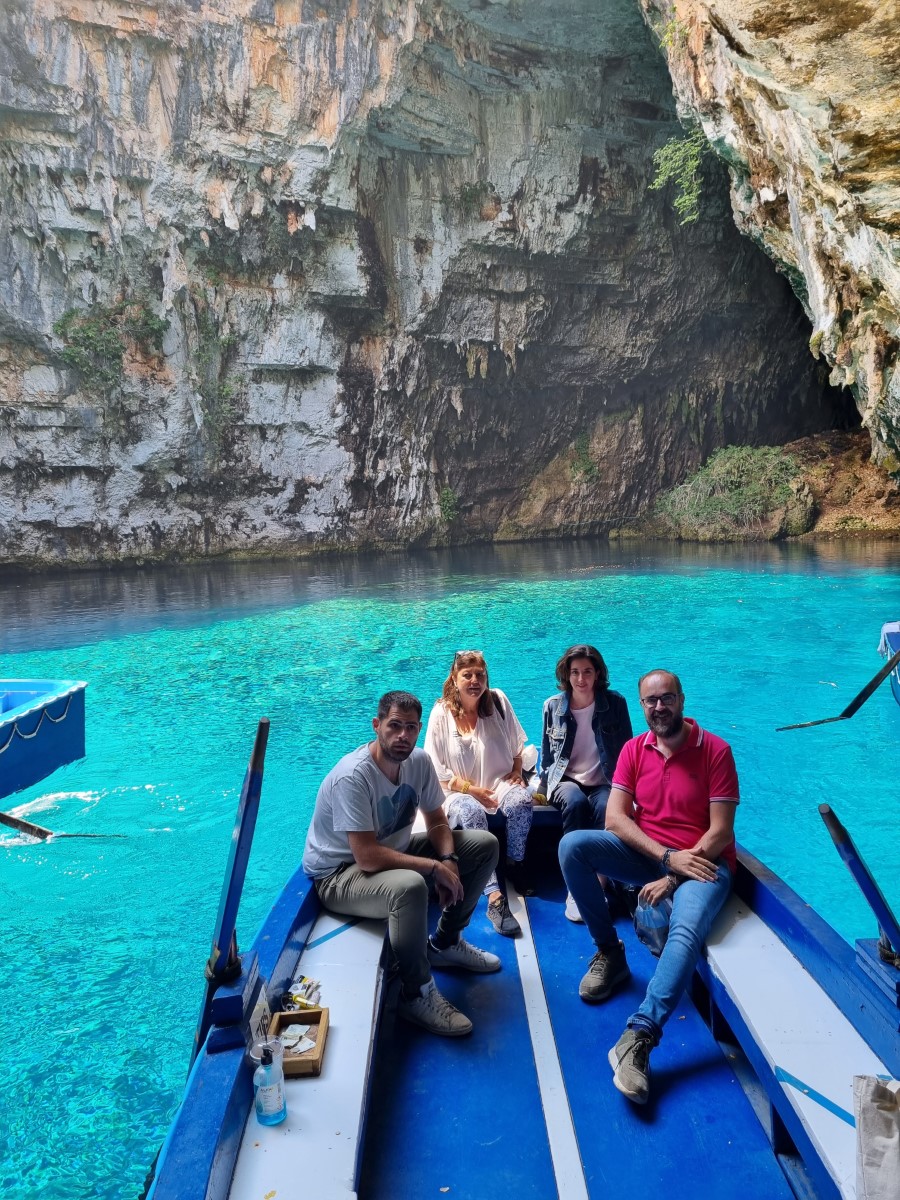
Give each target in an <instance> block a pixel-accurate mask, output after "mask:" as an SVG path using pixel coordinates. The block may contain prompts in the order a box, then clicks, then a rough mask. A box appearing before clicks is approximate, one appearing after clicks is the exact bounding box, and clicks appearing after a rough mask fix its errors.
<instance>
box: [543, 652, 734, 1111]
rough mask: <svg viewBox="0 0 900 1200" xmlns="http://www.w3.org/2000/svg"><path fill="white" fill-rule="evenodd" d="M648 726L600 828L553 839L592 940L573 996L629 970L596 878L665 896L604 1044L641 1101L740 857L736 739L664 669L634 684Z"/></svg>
mask: <svg viewBox="0 0 900 1200" xmlns="http://www.w3.org/2000/svg"><path fill="white" fill-rule="evenodd" d="M638 695H639V696H640V701H641V708H642V709H643V710H644V717H645V718H646V721H647V724H648V725H649V727H650V732H649V733H644V734H641V735H640V736H639V737H636V738H632V739H631V741H630V742H626V743H625V746H624V747H623V749H622V751H621V753H620V755H619V760H618V763H617V765H616V769H615V773H614V775H613V781H612V791H611V793H610V796H609V802H608V804H607V809H606V829H605V830H603V831H599V830H593V829H579V830H576V831H574V832H572V833H567V834H566V835H565V837H564V838H563V839H562V841H561V842H560V844H559V861H560V865H561V866H562V872H563V876H564V878H565V881H566V886H567V887H568V889H569V891H570V893H571V894H572V896H573V897H574V899H575V903H576V904H577V905H578V911H579V912H580V913H581V915H582V917H583V918H584V922H585V924H586V925H587V928H588V932H589V933H590V935H591V937H592V938H593V939H594V943H595V944H596V947H597V952H596V954H595V955H594V957H593V958H592V959H591V962H590V966H589V967H588V971H587V974H586V975H585V976H584V978H583V979H582V981H581V984H580V986H579V988H578V994H579V996H581V998H582V1000H584V1001H585V1002H586V1003H588V1004H599V1003H600V1002H601V1001H603V1000H605V999H606V998H607V996H609V995H610V994H611V993H612V991H613V990H614V989H615V988H616V987H618V986H619V985H620V984H623V983H625V982H626V980H627V979H628V978H629V976H630V975H631V971H630V970H629V967H628V963H627V961H626V958H625V948H624V946H623V945H622V943H621V942H620V941H619V938H618V936H617V934H616V931H615V927H614V926H613V923H612V919H611V918H610V915H609V907H608V905H607V902H606V896H605V894H604V891H603V888H602V887H601V885H600V883H599V882H598V879H597V876H598V874H600V875H606V876H608V877H609V878H611V879H618V880H620V881H621V882H623V883H630V884H635V885H640V886H641V893H640V895H641V899H642V900H643V901H645V902H646V903H649V904H652V905H657V904H659V903H660V901H661V900H663V899H665V898H667V897H671V898H672V915H671V918H670V921H669V936H668V939H667V941H666V944H665V947H664V948H663V951H662V954H661V955H660V959H659V962H658V964H657V967H656V971H655V972H654V974H653V978H652V979H651V980H650V983H649V985H648V987H647V994H646V995H645V997H644V1002H643V1004H641V1006H640V1008H639V1009H638V1010H637V1012H636V1013H634V1014H633V1016H631V1017H630V1018H629V1019H628V1023H627V1025H626V1028H625V1032H624V1033H623V1034H622V1036H621V1037H620V1038H619V1040H618V1042H617V1043H616V1045H615V1046H614V1047H613V1048H612V1050H610V1052H609V1062H610V1066H611V1067H612V1068H613V1083H614V1084H615V1086H616V1087H617V1088H618V1089H619V1091H620V1092H622V1093H623V1094H624V1095H626V1096H627V1097H628V1098H629V1099H630V1100H633V1101H635V1103H637V1104H644V1103H646V1101H647V1097H648V1095H649V1089H650V1051H651V1050H652V1049H653V1048H654V1046H656V1045H657V1044H658V1042H659V1040H660V1038H661V1037H662V1030H663V1026H664V1025H665V1023H666V1021H667V1020H668V1019H669V1017H670V1016H671V1015H672V1012H673V1011H674V1009H675V1006H676V1004H677V1003H678V1001H679V999H680V997H681V994H682V992H683V991H684V989H685V988H686V987H687V984H688V982H689V981H690V978H691V975H692V973H693V970H694V967H695V965H696V963H697V959H698V957H699V955H700V952H701V950H702V948H703V943H704V941H705V940H706V935H707V934H708V933H709V928H710V926H711V925H712V922H713V919H714V918H715V916H716V914H717V913H718V911H719V909H720V908H721V907H722V905H723V904H724V903H725V900H726V899H727V897H728V893H729V892H730V890H731V881H732V874H733V872H734V870H735V866H736V858H735V847H734V814H735V809H736V807H737V804H738V799H739V795H738V779H737V771H736V770H735V766H734V758H733V756H732V753H731V748H730V747H729V745H728V744H727V742H724V741H723V740H722V739H721V738H720V737H716V735H715V734H714V733H709V731H708V730H705V729H701V728H700V726H699V725H698V724H697V722H696V721H694V720H691V719H690V718H687V717H685V716H684V693H683V692H682V690H681V683H680V682H679V679H678V676H677V675H673V674H672V673H671V671H660V670H656V671H650V672H649V674H647V675H644V676H642V678H641V679H640V681H639V683H638Z"/></svg>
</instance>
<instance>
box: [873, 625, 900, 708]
mask: <svg viewBox="0 0 900 1200" xmlns="http://www.w3.org/2000/svg"><path fill="white" fill-rule="evenodd" d="M898 651H900V621H888V622H887V623H886V624H884V625H882V627H881V641H880V642H879V644H878V653H879V654H880V655H881V656H882V658H892V657H893V656H894V655H895V654H896V653H897V652H898ZM891 691H892V692H893V693H894V699H895V700H896V701H897V703H898V704H900V664H898V665H897V666H895V667H894V669H893V671H891Z"/></svg>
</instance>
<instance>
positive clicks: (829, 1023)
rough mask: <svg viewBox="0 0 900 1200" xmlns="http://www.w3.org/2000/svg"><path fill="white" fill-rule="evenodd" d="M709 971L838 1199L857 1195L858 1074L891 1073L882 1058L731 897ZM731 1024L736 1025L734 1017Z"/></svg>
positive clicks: (714, 934)
mask: <svg viewBox="0 0 900 1200" xmlns="http://www.w3.org/2000/svg"><path fill="white" fill-rule="evenodd" d="M706 959H707V963H708V966H709V971H710V973H711V974H712V976H713V977H714V979H715V980H717V981H718V982H719V983H720V984H721V985H722V987H723V988H724V990H725V993H726V995H727V996H728V997H729V998H730V1000H731V1002H732V1004H733V1006H734V1009H735V1010H736V1013H737V1016H738V1018H739V1020H738V1021H737V1022H734V1023H735V1024H737V1025H738V1027H737V1028H734V1033H735V1034H736V1036H737V1037H738V1040H739V1041H741V1042H742V1043H743V1042H744V1040H745V1039H744V1038H743V1037H742V1036H741V1030H740V1028H739V1025H740V1022H743V1024H744V1026H745V1027H746V1030H747V1031H749V1033H750V1035H751V1036H752V1038H754V1039H755V1040H756V1042H757V1043H758V1045H759V1046H760V1047H761V1049H762V1053H763V1055H764V1056H765V1060H766V1063H767V1064H768V1066H769V1068H770V1070H771V1072H772V1076H773V1078H774V1081H775V1083H774V1086H775V1087H776V1088H780V1090H781V1094H782V1096H783V1098H784V1100H786V1101H787V1104H788V1105H789V1106H790V1108H791V1109H792V1110H793V1113H794V1114H795V1117H796V1119H797V1120H798V1121H799V1123H800V1125H801V1126H802V1129H803V1130H804V1132H805V1133H806V1134H807V1136H808V1137H809V1138H810V1140H811V1141H812V1143H813V1145H814V1147H815V1149H816V1152H817V1153H818V1154H819V1155H820V1156H821V1157H822V1159H823V1161H824V1163H825V1165H826V1166H827V1169H828V1171H829V1174H830V1175H831V1178H832V1180H833V1181H834V1183H835V1185H836V1187H837V1189H838V1191H839V1192H840V1195H841V1196H843V1197H845V1198H847V1200H850V1198H852V1197H855V1195H856V1129H855V1123H854V1119H853V1076H854V1075H889V1074H890V1072H889V1071H888V1070H887V1068H886V1067H885V1065H884V1063H883V1062H882V1061H881V1060H880V1059H879V1058H878V1057H877V1055H876V1054H875V1053H874V1052H873V1051H872V1050H871V1049H870V1048H869V1047H868V1046H867V1045H866V1043H865V1042H864V1041H863V1039H862V1037H861V1036H860V1035H859V1033H857V1031H856V1030H855V1029H854V1028H853V1026H852V1025H851V1024H850V1022H849V1021H848V1020H847V1018H846V1017H845V1016H844V1015H843V1013H841V1011H840V1010H839V1009H838V1007H837V1006H836V1005H835V1003H834V1002H833V1001H832V1000H831V998H830V997H829V996H827V995H826V994H825V992H824V991H823V990H822V989H821V988H820V987H819V985H818V984H817V983H816V981H815V980H814V979H813V977H812V976H811V975H810V974H809V973H808V971H806V969H805V968H804V967H803V966H802V965H801V963H800V962H799V961H798V960H797V959H796V958H795V957H794V956H793V955H792V954H791V952H790V951H789V950H788V949H787V947H786V946H785V945H784V944H783V942H781V940H780V939H779V938H778V937H777V935H776V934H775V933H774V932H773V931H772V930H771V929H770V928H769V926H768V925H766V924H765V923H764V922H763V921H762V920H761V919H760V918H759V917H758V916H756V914H755V913H754V912H753V911H752V910H751V909H750V908H748V906H747V905H746V904H745V903H744V902H743V901H742V900H740V899H739V898H737V897H735V896H732V897H731V899H730V900H729V901H728V902H727V904H726V905H725V907H724V908H723V910H722V912H721V913H720V914H719V916H718V918H717V920H716V923H715V925H714V926H713V929H712V931H711V933H710V937H709V940H708V942H707V950H706ZM728 1019H729V1020H730V1021H733V1017H732V1016H730V1015H729V1017H728Z"/></svg>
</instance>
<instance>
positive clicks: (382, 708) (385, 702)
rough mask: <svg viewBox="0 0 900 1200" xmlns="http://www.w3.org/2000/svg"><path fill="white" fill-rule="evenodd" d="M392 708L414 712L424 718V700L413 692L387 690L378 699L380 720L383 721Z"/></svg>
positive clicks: (419, 717)
mask: <svg viewBox="0 0 900 1200" xmlns="http://www.w3.org/2000/svg"><path fill="white" fill-rule="evenodd" d="M392 708H400V709H402V710H403V711H404V712H414V713H415V714H416V717H417V718H418V719H419V720H420V721H421V720H422V702H421V700H419V699H418V697H416V696H414V695H413V694H412V692H385V693H384V695H383V696H382V697H381V699H380V700H379V701H378V720H379V721H383V720H384V718H385V717H386V716H387V715H388V713H389V712H390V711H391V709H392Z"/></svg>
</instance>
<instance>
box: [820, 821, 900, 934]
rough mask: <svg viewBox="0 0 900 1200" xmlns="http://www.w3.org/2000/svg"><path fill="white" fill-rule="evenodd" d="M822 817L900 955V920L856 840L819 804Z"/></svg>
mask: <svg viewBox="0 0 900 1200" xmlns="http://www.w3.org/2000/svg"><path fill="white" fill-rule="evenodd" d="M819 815H820V816H821V818H822V820H823V821H824V822H825V826H826V828H827V829H828V832H829V833H830V834H831V840H832V841H833V842H834V844H835V846H836V847H837V852H838V854H840V856H841V858H842V859H843V860H844V862H845V863H846V864H847V866H848V868H849V870H850V874H851V875H852V876H853V878H854V879H855V880H856V882H857V884H858V885H859V890H860V891H861V892H862V894H863V895H864V896H865V898H866V900H867V902H868V905H869V908H871V910H872V912H873V913H874V914H875V920H876V921H877V922H878V928H879V930H880V931H881V935H882V937H883V938H885V939H886V940H887V941H888V942H889V943H890V945H889V947H888V948H889V949H893V950H895V951H897V952H900V925H898V924H897V918H896V917H895V916H894V914H893V913H892V912H891V909H890V906H889V905H888V902H887V900H885V898H884V895H883V894H882V891H881V888H880V887H879V886H878V884H877V883H876V882H875V879H874V878H873V876H872V872H871V871H870V870H869V868H868V867H867V866H866V864H865V863H864V862H863V860H862V856H861V855H860V853H859V851H858V850H857V848H856V846H854V844H853V838H852V837H851V836H850V834H849V833H848V832H847V830H846V829H845V828H844V826H843V825H842V824H841V823H840V821H839V820H838V818H837V814H836V813H834V812H833V811H832V809H831V807H830V806H829V805H828V804H820V805H819Z"/></svg>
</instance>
